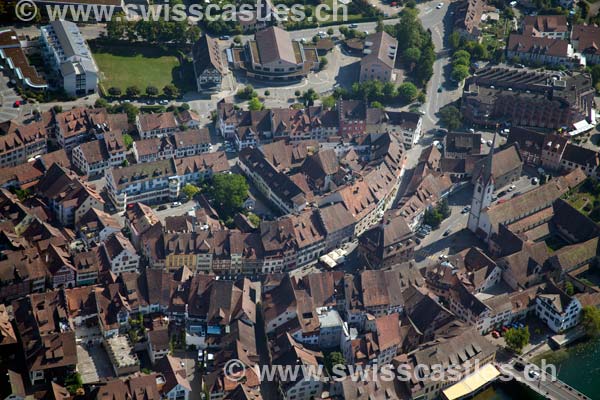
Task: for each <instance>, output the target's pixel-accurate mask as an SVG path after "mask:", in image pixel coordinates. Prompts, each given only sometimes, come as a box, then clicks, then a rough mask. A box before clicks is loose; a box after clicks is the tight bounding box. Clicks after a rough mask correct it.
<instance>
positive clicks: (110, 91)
mask: <svg viewBox="0 0 600 400" xmlns="http://www.w3.org/2000/svg"><path fill="white" fill-rule="evenodd" d="M108 94H110V95H111V96H120V95H121V89H119V88H118V87H114V86H113V87H110V88H108Z"/></svg>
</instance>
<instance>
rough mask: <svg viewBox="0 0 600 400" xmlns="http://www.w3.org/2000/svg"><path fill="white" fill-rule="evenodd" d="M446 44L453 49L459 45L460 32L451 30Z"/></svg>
mask: <svg viewBox="0 0 600 400" xmlns="http://www.w3.org/2000/svg"><path fill="white" fill-rule="evenodd" d="M448 44H449V45H450V47H452V48H453V49H456V48H457V47H458V46H460V33H458V32H456V31H454V32H452V33H451V34H450V36H449V37H448Z"/></svg>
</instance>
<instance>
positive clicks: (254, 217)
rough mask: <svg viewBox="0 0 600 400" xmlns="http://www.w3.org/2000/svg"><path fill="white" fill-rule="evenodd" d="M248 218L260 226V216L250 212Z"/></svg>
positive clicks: (256, 225)
mask: <svg viewBox="0 0 600 400" xmlns="http://www.w3.org/2000/svg"><path fill="white" fill-rule="evenodd" d="M248 220H249V221H250V222H251V223H252V225H254V226H255V227H257V228H258V227H259V226H260V217H259V216H258V215H256V214H254V213H248Z"/></svg>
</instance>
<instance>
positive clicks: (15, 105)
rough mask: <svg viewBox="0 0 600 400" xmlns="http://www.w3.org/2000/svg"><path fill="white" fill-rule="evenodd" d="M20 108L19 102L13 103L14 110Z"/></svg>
mask: <svg viewBox="0 0 600 400" xmlns="http://www.w3.org/2000/svg"><path fill="white" fill-rule="evenodd" d="M20 106H21V102H20V101H19V100H17V101H15V103H14V104H13V107H14V108H19V107H20Z"/></svg>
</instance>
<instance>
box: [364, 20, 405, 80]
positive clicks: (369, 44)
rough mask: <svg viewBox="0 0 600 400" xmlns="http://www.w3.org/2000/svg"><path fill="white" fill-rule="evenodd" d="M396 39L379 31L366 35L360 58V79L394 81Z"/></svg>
mask: <svg viewBox="0 0 600 400" xmlns="http://www.w3.org/2000/svg"><path fill="white" fill-rule="evenodd" d="M397 51H398V41H397V40H396V39H394V38H393V37H392V36H390V35H389V34H388V33H386V32H384V31H381V32H377V33H373V34H371V35H369V36H367V37H366V39H365V44H364V48H363V54H364V56H363V58H362V59H361V60H360V81H361V82H364V81H368V80H378V81H381V82H395V80H396V76H395V74H394V66H395V64H396V53H397Z"/></svg>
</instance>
